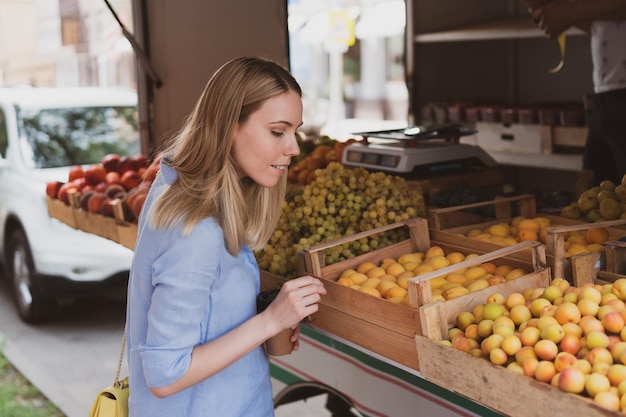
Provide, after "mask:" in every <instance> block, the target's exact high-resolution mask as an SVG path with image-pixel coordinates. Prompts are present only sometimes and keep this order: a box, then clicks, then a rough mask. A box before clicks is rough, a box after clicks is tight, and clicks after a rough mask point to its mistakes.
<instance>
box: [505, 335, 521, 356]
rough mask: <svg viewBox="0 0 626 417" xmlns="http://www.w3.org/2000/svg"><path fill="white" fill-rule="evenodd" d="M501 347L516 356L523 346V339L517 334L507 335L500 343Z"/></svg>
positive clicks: (508, 353) (510, 354)
mask: <svg viewBox="0 0 626 417" xmlns="http://www.w3.org/2000/svg"><path fill="white" fill-rule="evenodd" d="M500 348H501V349H502V350H503V351H505V352H506V354H507V355H509V356H514V355H515V353H517V351H518V350H520V349H521V348H522V341H521V340H520V339H519V337H517V335H514V334H512V335H509V336H506V337H505V338H504V339H503V340H502V343H501V344H500Z"/></svg>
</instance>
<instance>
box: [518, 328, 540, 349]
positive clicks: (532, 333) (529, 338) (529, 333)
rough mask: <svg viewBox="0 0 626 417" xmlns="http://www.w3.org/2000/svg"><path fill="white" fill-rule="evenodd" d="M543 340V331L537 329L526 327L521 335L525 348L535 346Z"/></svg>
mask: <svg viewBox="0 0 626 417" xmlns="http://www.w3.org/2000/svg"><path fill="white" fill-rule="evenodd" d="M539 339H541V330H539V329H538V328H537V327H526V328H525V329H524V330H523V331H522V333H521V334H520V341H521V342H522V345H524V346H534V345H535V343H537V342H538V341H539Z"/></svg>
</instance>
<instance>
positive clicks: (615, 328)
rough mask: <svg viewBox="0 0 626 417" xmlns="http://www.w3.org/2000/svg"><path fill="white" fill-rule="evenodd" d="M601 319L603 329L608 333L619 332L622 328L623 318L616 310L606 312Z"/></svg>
mask: <svg viewBox="0 0 626 417" xmlns="http://www.w3.org/2000/svg"><path fill="white" fill-rule="evenodd" d="M611 308H612V307H611ZM601 321H602V325H603V326H604V329H605V330H606V331H607V332H609V333H613V334H619V333H620V332H621V331H622V329H623V328H624V318H623V317H622V315H621V314H620V313H619V312H618V311H616V310H612V311H609V312H607V313H606V314H605V315H604V316H603V317H602V319H601Z"/></svg>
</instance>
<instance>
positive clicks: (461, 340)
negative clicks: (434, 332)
mask: <svg viewBox="0 0 626 417" xmlns="http://www.w3.org/2000/svg"><path fill="white" fill-rule="evenodd" d="M451 343H452V347H453V348H455V349H457V350H460V351H462V352H467V353H469V351H470V350H472V346H471V344H470V342H469V339H468V338H467V337H465V336H463V335H457V336H456V337H454V338H452V340H451Z"/></svg>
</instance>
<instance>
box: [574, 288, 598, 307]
mask: <svg viewBox="0 0 626 417" xmlns="http://www.w3.org/2000/svg"><path fill="white" fill-rule="evenodd" d="M578 300H579V301H580V300H591V301H595V302H596V304H600V300H602V292H601V291H599V290H598V289H597V288H595V287H592V286H581V288H580V291H579V292H578Z"/></svg>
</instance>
